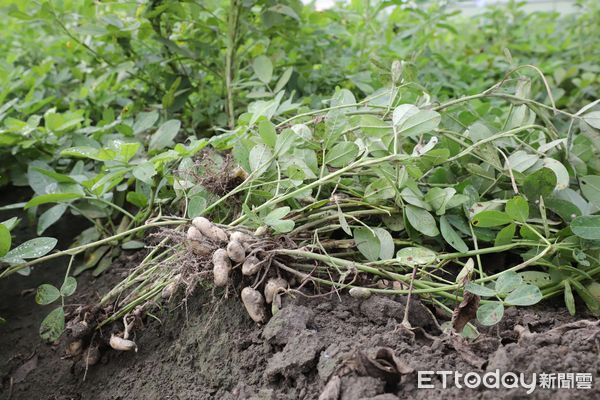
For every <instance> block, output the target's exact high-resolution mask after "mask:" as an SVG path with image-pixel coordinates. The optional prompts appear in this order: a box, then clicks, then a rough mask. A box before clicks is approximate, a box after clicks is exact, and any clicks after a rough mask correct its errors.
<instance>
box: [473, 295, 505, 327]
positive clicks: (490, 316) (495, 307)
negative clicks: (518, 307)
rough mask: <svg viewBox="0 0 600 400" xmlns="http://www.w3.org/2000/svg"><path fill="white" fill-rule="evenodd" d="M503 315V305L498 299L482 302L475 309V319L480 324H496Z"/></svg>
mask: <svg viewBox="0 0 600 400" xmlns="http://www.w3.org/2000/svg"><path fill="white" fill-rule="evenodd" d="M503 316H504V305H503V304H502V303H501V302H499V301H490V302H489V303H484V304H482V305H480V306H479V308H478V309H477V320H478V321H479V322H480V323H481V325H485V326H492V325H496V324H497V323H498V322H500V320H501V319H502V317H503Z"/></svg>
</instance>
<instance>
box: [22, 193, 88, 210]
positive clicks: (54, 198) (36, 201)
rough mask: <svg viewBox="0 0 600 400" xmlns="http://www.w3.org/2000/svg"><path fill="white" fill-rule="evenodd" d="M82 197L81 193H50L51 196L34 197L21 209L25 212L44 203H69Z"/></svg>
mask: <svg viewBox="0 0 600 400" xmlns="http://www.w3.org/2000/svg"><path fill="white" fill-rule="evenodd" d="M82 197H84V196H83V194H81V193H51V194H42V195H40V196H36V197H34V198H33V199H31V200H29V201H28V202H27V203H26V204H25V206H24V207H23V209H25V210H27V209H28V208H31V207H35V206H39V205H41V204H46V203H60V202H66V201H71V200H75V199H80V198H82Z"/></svg>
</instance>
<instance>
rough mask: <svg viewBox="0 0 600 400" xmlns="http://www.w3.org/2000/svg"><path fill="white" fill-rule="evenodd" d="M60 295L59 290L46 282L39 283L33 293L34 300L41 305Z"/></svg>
mask: <svg viewBox="0 0 600 400" xmlns="http://www.w3.org/2000/svg"><path fill="white" fill-rule="evenodd" d="M59 297H60V291H59V290H58V289H57V288H56V287H54V286H52V285H49V284H47V283H44V284H43V285H40V286H39V287H38V288H37V292H36V293H35V302H36V303H38V304H41V305H46V304H50V303H54V302H55V301H56V300H57V299H58V298H59Z"/></svg>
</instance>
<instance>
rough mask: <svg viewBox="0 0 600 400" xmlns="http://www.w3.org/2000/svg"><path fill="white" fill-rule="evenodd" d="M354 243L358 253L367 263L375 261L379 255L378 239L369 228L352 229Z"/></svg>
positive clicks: (379, 245)
mask: <svg viewBox="0 0 600 400" xmlns="http://www.w3.org/2000/svg"><path fill="white" fill-rule="evenodd" d="M353 236H354V242H355V243H356V247H357V248H358V251H360V253H361V254H362V255H363V256H365V258H366V259H367V260H369V261H377V259H378V258H379V254H381V244H380V242H379V237H378V236H377V235H376V234H375V233H374V232H373V231H372V230H371V229H369V228H366V227H360V228H355V229H354V235H353Z"/></svg>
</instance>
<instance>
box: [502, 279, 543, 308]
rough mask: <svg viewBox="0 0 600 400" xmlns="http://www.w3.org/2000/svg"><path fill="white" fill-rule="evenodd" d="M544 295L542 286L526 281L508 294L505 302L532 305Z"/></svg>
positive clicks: (515, 304)
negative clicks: (541, 290) (541, 289)
mask: <svg viewBox="0 0 600 400" xmlns="http://www.w3.org/2000/svg"><path fill="white" fill-rule="evenodd" d="M542 297H543V296H542V292H540V288H538V287H537V286H534V285H529V284H527V283H526V284H523V285H521V286H519V287H518V288H516V289H515V290H513V291H512V292H511V293H510V294H509V295H508V296H506V299H504V302H505V303H507V304H510V305H513V306H531V305H533V304H536V303H538V302H539V301H540V300H542Z"/></svg>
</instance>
